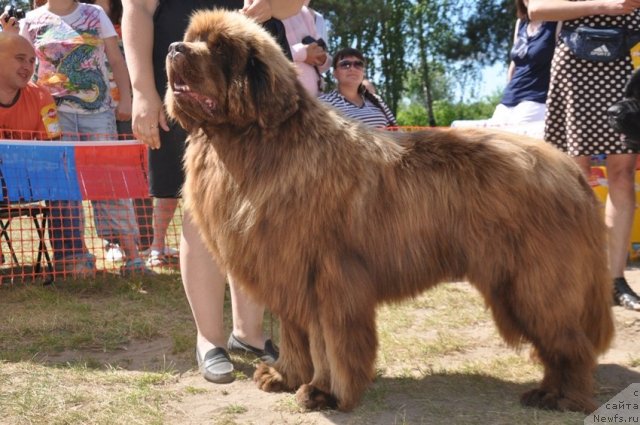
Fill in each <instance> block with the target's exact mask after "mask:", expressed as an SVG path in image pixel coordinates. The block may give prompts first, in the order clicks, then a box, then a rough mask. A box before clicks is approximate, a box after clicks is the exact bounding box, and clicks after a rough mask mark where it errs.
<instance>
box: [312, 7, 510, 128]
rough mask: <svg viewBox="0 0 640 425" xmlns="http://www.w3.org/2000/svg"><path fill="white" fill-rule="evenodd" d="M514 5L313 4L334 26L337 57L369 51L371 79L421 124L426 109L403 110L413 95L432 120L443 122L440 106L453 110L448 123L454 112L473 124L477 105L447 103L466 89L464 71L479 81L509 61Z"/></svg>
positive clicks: (391, 104) (333, 45)
mask: <svg viewBox="0 0 640 425" xmlns="http://www.w3.org/2000/svg"><path fill="white" fill-rule="evenodd" d="M512 3H513V2H512V0H478V1H475V0H474V1H471V0H438V1H433V0H366V1H364V0H314V1H313V3H312V4H311V6H312V7H313V8H314V9H315V10H317V11H318V12H320V13H322V14H323V15H324V17H325V19H326V21H327V23H328V30H329V40H328V45H329V50H330V52H335V51H337V50H339V49H341V48H343V47H348V46H349V47H355V48H357V49H359V50H361V51H362V52H363V54H364V55H365V57H367V59H368V64H369V65H368V68H369V69H368V70H367V71H368V78H369V79H370V80H372V81H373V82H374V83H375V84H376V87H377V88H378V92H379V94H380V95H381V96H382V97H383V98H384V100H385V101H386V103H387V104H388V105H389V107H390V108H391V109H392V110H393V111H395V112H397V113H396V115H397V116H398V117H400V116H402V117H403V118H404V117H411V118H410V119H409V118H408V120H410V121H416V120H419V114H418V111H419V106H412V107H411V108H408V109H407V107H406V106H403V105H402V104H403V102H402V99H407V98H409V99H410V100H411V101H412V102H416V103H417V105H422V107H423V111H425V113H426V114H427V117H428V118H427V121H426V122H430V123H431V124H437V125H442V122H440V119H439V118H438V117H436V114H435V109H436V107H435V102H439V103H438V104H439V105H442V102H443V101H444V102H445V103H444V104H445V105H447V107H446V108H445V109H446V110H447V111H448V112H447V113H446V114H444V115H443V114H442V113H439V114H440V115H439V117H440V118H442V117H445V119H444V121H450V119H449V118H448V117H449V112H451V111H457V112H460V113H463V114H464V116H460V117H455V118H458V119H463V118H464V119H468V115H469V114H471V113H470V111H471V110H475V109H476V107H475V106H474V105H469V106H468V108H466V109H465V108H463V109H464V110H461V109H460V108H458V107H453V105H454V104H451V103H447V102H449V101H450V99H452V97H453V93H454V88H455V87H458V88H459V87H460V85H458V84H457V81H458V80H459V75H460V72H464V73H465V75H466V76H470V78H474V79H477V78H479V75H480V73H479V72H478V70H479V69H480V68H481V67H483V66H485V65H489V64H493V63H495V62H498V61H504V60H506V58H507V53H508V48H509V45H510V43H511V38H512V34H513V23H514V22H515V11H514V6H513V4H512ZM461 70H462V71H461ZM454 83H456V84H454ZM467 86H468V85H463V89H464V88H466V87H467ZM438 108H441V106H438ZM467 109H469V111H468V110H467ZM427 111H428V112H427ZM477 114H481V112H478V113H477ZM477 114H471V115H477Z"/></svg>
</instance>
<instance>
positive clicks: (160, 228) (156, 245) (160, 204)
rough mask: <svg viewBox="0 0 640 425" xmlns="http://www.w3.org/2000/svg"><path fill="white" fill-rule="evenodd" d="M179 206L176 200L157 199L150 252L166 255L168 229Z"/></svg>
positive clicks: (154, 208)
mask: <svg viewBox="0 0 640 425" xmlns="http://www.w3.org/2000/svg"><path fill="white" fill-rule="evenodd" d="M177 206H178V200H177V199H176V198H155V205H154V207H153V242H152V243H151V248H150V250H154V251H158V252H159V253H160V254H163V253H164V246H165V240H166V236H167V229H168V228H169V224H170V223H171V220H172V219H173V215H174V213H175V211H176V208H177Z"/></svg>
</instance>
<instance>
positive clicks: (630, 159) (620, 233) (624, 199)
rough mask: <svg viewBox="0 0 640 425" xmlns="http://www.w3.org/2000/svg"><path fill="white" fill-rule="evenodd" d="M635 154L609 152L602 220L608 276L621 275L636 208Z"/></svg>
mask: <svg viewBox="0 0 640 425" xmlns="http://www.w3.org/2000/svg"><path fill="white" fill-rule="evenodd" d="M635 169H636V155H609V156H608V158H607V181H608V183H609V196H607V203H606V207H605V222H606V224H607V228H608V229H609V268H610V271H611V276H612V277H614V278H615V277H621V276H624V270H625V268H626V266H627V255H628V251H629V240H630V237H631V227H632V226H633V216H634V212H635V208H636V192H635Z"/></svg>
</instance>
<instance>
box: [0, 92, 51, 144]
mask: <svg viewBox="0 0 640 425" xmlns="http://www.w3.org/2000/svg"><path fill="white" fill-rule="evenodd" d="M59 136H60V124H59V123H58V114H57V111H56V104H55V102H54V101H53V97H51V94H49V91H48V90H47V89H45V88H43V87H39V86H38V85H37V84H35V83H31V82H30V83H29V84H28V85H27V86H26V87H25V88H24V89H22V90H20V91H19V93H18V97H17V99H16V101H15V102H13V103H12V104H10V105H3V104H1V103H0V138H5V139H22V140H33V139H39V140H42V139H55V138H58V137H59Z"/></svg>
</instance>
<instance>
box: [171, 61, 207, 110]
mask: <svg viewBox="0 0 640 425" xmlns="http://www.w3.org/2000/svg"><path fill="white" fill-rule="evenodd" d="M171 90H172V91H173V95H174V96H175V97H176V98H178V99H190V100H194V101H196V102H197V103H199V104H200V106H201V107H202V109H203V110H204V111H205V112H207V113H209V114H212V113H213V112H214V111H215V110H216V108H217V106H218V105H217V103H216V101H215V100H213V99H211V98H210V97H209V96H206V95H204V94H201V93H198V92H197V91H194V90H192V89H191V86H190V85H189V84H187V82H186V81H185V80H184V79H183V78H182V76H180V74H178V73H177V72H176V71H175V70H174V71H173V78H172V81H171Z"/></svg>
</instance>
